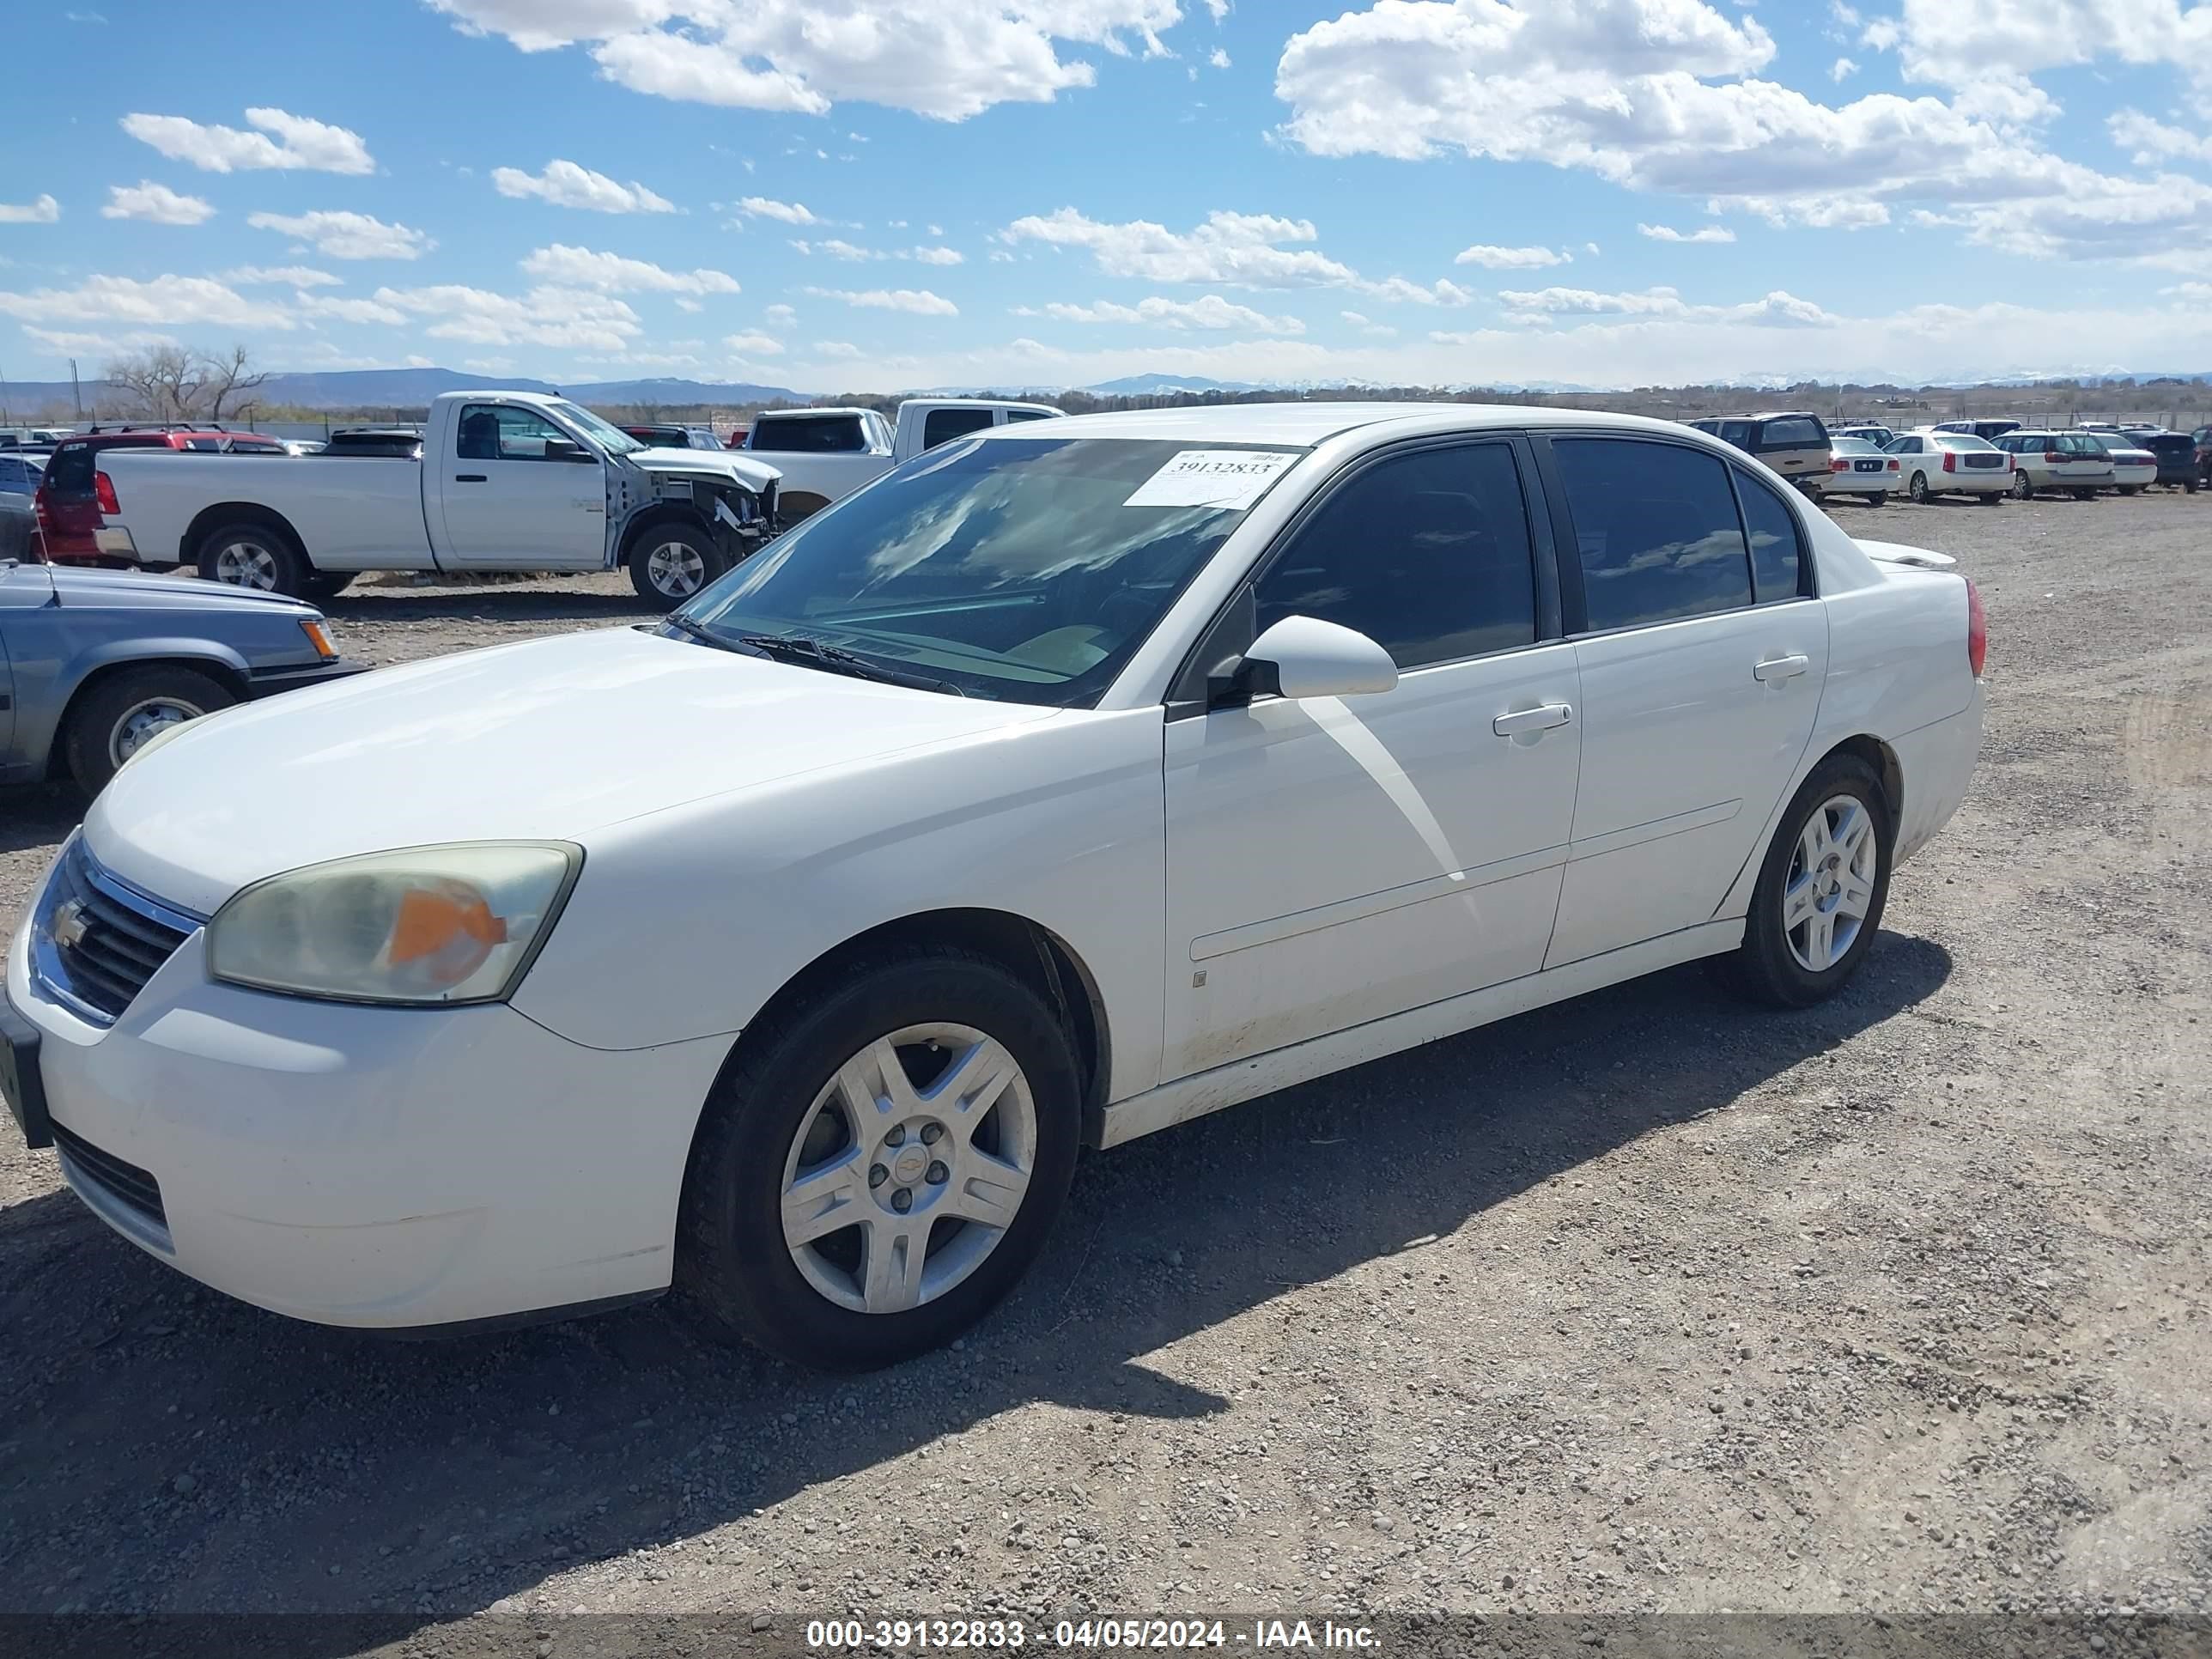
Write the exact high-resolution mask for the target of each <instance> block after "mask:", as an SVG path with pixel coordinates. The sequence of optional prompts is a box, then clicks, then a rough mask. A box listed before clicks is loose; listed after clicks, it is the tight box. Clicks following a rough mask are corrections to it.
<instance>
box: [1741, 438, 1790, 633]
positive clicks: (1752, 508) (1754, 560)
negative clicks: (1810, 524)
mask: <svg viewBox="0 0 2212 1659" xmlns="http://www.w3.org/2000/svg"><path fill="white" fill-rule="evenodd" d="M1735 493H1736V498H1737V499H1738V500H1739V501H1741V502H1742V503H1743V524H1744V528H1745V529H1746V530H1747V531H1748V532H1750V533H1751V579H1752V587H1753V592H1754V593H1755V595H1756V597H1757V599H1758V600H1759V604H1761V605H1772V604H1773V603H1774V602H1775V601H1776V600H1778V599H1796V597H1797V596H1798V595H1799V594H1800V593H1801V592H1803V591H1804V589H1803V588H1802V586H1800V583H1801V582H1802V570H1803V568H1804V564H1805V539H1804V534H1803V532H1802V530H1801V529H1800V528H1799V526H1798V524H1797V515H1796V513H1792V512H1791V511H1790V504H1789V503H1788V502H1787V501H1784V500H1783V499H1782V497H1780V496H1779V495H1776V494H1775V493H1774V492H1773V491H1772V490H1771V489H1768V488H1767V487H1766V486H1765V484H1763V483H1759V480H1758V479H1756V478H1754V477H1752V476H1751V474H1749V473H1748V472H1742V471H1739V472H1738V473H1737V474H1736V475H1735Z"/></svg>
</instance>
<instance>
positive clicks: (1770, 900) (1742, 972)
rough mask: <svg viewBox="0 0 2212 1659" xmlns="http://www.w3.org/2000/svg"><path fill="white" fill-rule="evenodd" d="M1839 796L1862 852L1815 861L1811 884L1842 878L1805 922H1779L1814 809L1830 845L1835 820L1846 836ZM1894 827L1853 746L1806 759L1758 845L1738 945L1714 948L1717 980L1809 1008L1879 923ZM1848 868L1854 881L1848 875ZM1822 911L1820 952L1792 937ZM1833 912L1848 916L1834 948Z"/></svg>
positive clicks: (1852, 965)
mask: <svg viewBox="0 0 2212 1659" xmlns="http://www.w3.org/2000/svg"><path fill="white" fill-rule="evenodd" d="M1839 803H1846V804H1848V805H1849V806H1850V807H1855V808H1856V809H1857V811H1859V812H1861V813H1863V814H1864V819H1865V826H1866V827H1865V830H1864V834H1865V836H1867V837H1868V838H1869V842H1870V843H1871V844H1870V845H1866V846H1864V847H1863V854H1864V856H1863V857H1862V856H1860V855H1859V854H1857V853H1856V852H1846V853H1844V864H1843V866H1841V868H1840V869H1839V870H1837V871H1832V872H1827V873H1826V874H1821V873H1820V870H1821V867H1822V866H1815V875H1814V878H1813V879H1814V891H1815V892H1816V893H1818V892H1820V890H1821V887H1820V884H1822V883H1825V882H1835V881H1842V882H1844V885H1842V886H1840V887H1838V888H1835V889H1833V890H1831V891H1830V893H1829V896H1828V898H1827V899H1826V900H1824V901H1822V902H1823V903H1824V904H1825V906H1826V908H1819V909H1816V911H1815V913H1814V915H1813V916H1811V917H1810V918H1808V921H1807V922H1802V923H1800V924H1799V925H1798V926H1797V927H1785V925H1784V922H1785V918H1786V916H1787V915H1788V914H1789V906H1790V892H1791V890H1792V888H1793V886H1796V885H1800V884H1802V883H1803V882H1804V881H1805V879H1806V877H1805V876H1804V874H1803V872H1802V857H1801V854H1802V852H1804V851H1806V850H1808V847H1807V843H1806V839H1805V838H1806V837H1807V836H1808V834H1809V833H1810V832H1811V828H1812V825H1813V823H1814V818H1815V817H1816V816H1817V817H1820V819H1821V820H1822V822H1823V824H1824V827H1825V828H1826V829H1827V830H1828V832H1829V835H1830V842H1829V843H1828V844H1829V845H1830V846H1831V848H1835V831H1836V830H1837V829H1844V831H1845V836H1846V837H1848V836H1849V833H1850V832H1849V830H1848V829H1847V828H1845V822H1846V820H1847V818H1848V813H1847V812H1844V811H1839V810H1838V804H1839ZM1894 836H1895V829H1894V826H1893V824H1892V823H1891V821H1890V814H1889V800H1888V797H1887V796H1886V795H1885V794H1884V793H1882V787H1881V779H1879V778H1878V777H1876V776H1875V772H1874V769H1873V768H1872V767H1870V766H1869V765H1868V764H1867V763H1865V762H1864V761H1863V760H1861V759H1860V758H1859V757H1857V756H1856V755H1831V756H1829V757H1828V758H1827V759H1826V760H1824V761H1822V762H1821V763H1820V764H1819V765H1818V766H1816V767H1814V769H1813V773H1812V775H1811V776H1810V777H1808V778H1807V779H1806V780H1805V782H1804V785H1803V787H1801V788H1800V789H1799V790H1798V791H1797V793H1796V795H1795V796H1793V797H1792V798H1791V799H1790V809H1789V811H1786V812H1784V814H1783V815H1782V823H1781V825H1780V827H1779V828H1778V829H1776V830H1775V832H1774V841H1773V843H1772V844H1771V846H1769V847H1768V848H1767V849H1766V857H1765V860H1763V861H1762V862H1761V864H1760V866H1759V885H1758V886H1757V888H1756V889H1754V890H1753V893H1752V898H1751V910H1750V914H1749V915H1747V917H1746V918H1745V921H1744V929H1743V944H1742V945H1741V946H1739V947H1738V948H1737V950H1736V951H1735V954H1734V955H1732V956H1729V957H1722V958H1721V959H1720V960H1719V962H1718V963H1717V964H1716V965H1717V969H1718V972H1719V975H1720V977H1721V978H1722V980H1723V981H1724V982H1725V983H1726V984H1727V985H1728V986H1729V988H1730V989H1732V990H1734V991H1735V992H1736V993H1737V994H1739V995H1741V996H1743V997H1746V998H1747V999H1748V1000H1751V1001H1753V1002H1759V1003H1764V1004H1766V1005H1767V1006H1771V1007H1776V1008H1807V1007H1810V1006H1812V1005H1813V1004H1814V1003H1816V1002H1821V1001H1825V1000H1827V999H1828V998H1829V997H1832V996H1833V995H1834V994H1836V993H1837V992H1838V991H1840V990H1841V989H1843V987H1844V985H1845V984H1846V983H1848V982H1849V981H1850V977H1851V975H1854V974H1856V973H1857V971H1858V969H1859V964H1860V963H1863V962H1864V961H1865V960H1866V955H1867V952H1868V951H1869V950H1870V949H1871V948H1872V947H1873V945H1874V939H1875V934H1876V933H1878V932H1880V931H1881V913H1882V907H1883V906H1884V905H1885V904H1887V902H1888V900H1889V863H1890V849H1891V848H1892V847H1893V845H1894V844H1895V843H1894V839H1893V838H1894ZM1861 846H1862V843H1859V842H1850V847H1851V848H1860V847H1861ZM1836 850H1838V851H1842V850H1843V849H1836ZM1869 861H1870V862H1871V864H1872V866H1873V869H1872V872H1871V877H1870V878H1869V874H1868V872H1867V870H1866V864H1867V862H1869ZM1854 872H1856V880H1855V881H1854V880H1852V879H1851V878H1852V877H1853V874H1854ZM1793 878H1795V879H1794V880H1793ZM1854 889H1857V890H1859V891H1860V893H1861V895H1862V896H1859V897H1858V898H1857V900H1856V901H1854V900H1853V899H1852V898H1851V893H1852V891H1853V890H1854ZM1854 902H1856V905H1857V908H1859V909H1860V910H1861V912H1862V914H1861V915H1858V916H1857V917H1848V916H1846V915H1844V913H1845V912H1846V911H1847V910H1848V909H1849V908H1852V905H1853V904H1854ZM1822 916H1825V917H1826V919H1827V921H1828V926H1829V928H1830V930H1831V931H1830V933H1829V936H1828V937H1829V946H1828V949H1827V951H1826V952H1823V951H1820V950H1819V949H1818V940H1817V938H1816V937H1814V936H1813V935H1810V934H1807V935H1806V936H1805V937H1803V938H1800V937H1798V936H1799V935H1800V934H1803V933H1805V930H1806V929H1807V927H1815V928H1817V927H1818V925H1819V918H1820V917H1822ZM1838 918H1842V919H1843V920H1847V921H1851V922H1853V923H1854V924H1855V926H1854V927H1853V930H1852V932H1851V934H1850V939H1849V940H1848V941H1847V942H1845V943H1844V945H1843V948H1842V950H1841V951H1836V950H1835V949H1834V945H1835V944H1836V942H1837V940H1836V936H1837V934H1838V933H1840V932H1841V927H1840V926H1839V922H1838ZM1808 951H1810V953H1811V955H1810V957H1809V959H1808V956H1807V955H1806V954H1805V953H1806V952H1808ZM1823 955H1825V956H1826V959H1827V960H1826V966H1825V967H1818V966H1816V965H1815V963H1817V962H1818V960H1819V959H1820V957H1821V956H1823Z"/></svg>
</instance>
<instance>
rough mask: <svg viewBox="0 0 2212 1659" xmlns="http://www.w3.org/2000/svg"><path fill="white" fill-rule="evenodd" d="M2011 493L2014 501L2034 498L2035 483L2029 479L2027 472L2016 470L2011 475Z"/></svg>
mask: <svg viewBox="0 0 2212 1659" xmlns="http://www.w3.org/2000/svg"><path fill="white" fill-rule="evenodd" d="M2012 493H2013V498H2014V499H2015V501H2033V500H2034V499H2035V485H2034V484H2033V483H2032V482H2030V481H2029V478H2028V476H2027V473H2025V472H2016V473H2015V474H2014V475H2013V480H2012Z"/></svg>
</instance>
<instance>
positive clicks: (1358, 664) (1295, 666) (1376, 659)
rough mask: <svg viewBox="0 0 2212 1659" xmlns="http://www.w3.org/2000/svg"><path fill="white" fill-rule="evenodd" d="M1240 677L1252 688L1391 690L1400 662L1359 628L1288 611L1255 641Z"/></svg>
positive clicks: (1331, 693)
mask: <svg viewBox="0 0 2212 1659" xmlns="http://www.w3.org/2000/svg"><path fill="white" fill-rule="evenodd" d="M1238 678H1241V679H1242V680H1243V683H1244V689H1245V690H1249V691H1274V692H1278V693H1279V694H1281V695H1282V696H1285V697H1351V696H1360V695H1362V694H1363V693H1366V692H1373V691H1388V690H1390V689H1391V688H1392V687H1393V686H1395V685H1396V684H1398V665H1397V664H1396V663H1395V662H1393V661H1392V660H1391V659H1390V653H1389V652H1388V651H1385V650H1384V649H1383V647H1381V646H1379V645H1377V644H1376V642H1375V641H1372V640H1370V639H1369V638H1368V637H1367V635H1364V634H1362V633H1360V632H1359V631H1358V629H1351V628H1345V627H1342V626H1340V625H1339V624H1338V623H1333V622H1323V621H1322V620H1321V618H1320V617H1284V618H1283V619H1282V621H1280V622H1279V623H1275V624H1274V625H1273V627H1271V628H1269V629H1267V631H1266V632H1265V633H1263V634H1261V635H1260V637H1259V638H1258V639H1256V640H1255V641H1252V644H1251V647H1250V648H1249V649H1248V650H1247V651H1246V652H1245V653H1244V665H1243V669H1242V670H1241V671H1239V676H1238Z"/></svg>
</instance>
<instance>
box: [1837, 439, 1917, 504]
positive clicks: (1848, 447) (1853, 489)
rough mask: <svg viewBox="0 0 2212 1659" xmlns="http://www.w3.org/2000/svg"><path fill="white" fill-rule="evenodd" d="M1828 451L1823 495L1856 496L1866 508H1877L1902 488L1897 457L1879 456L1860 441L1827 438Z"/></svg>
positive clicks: (1873, 445)
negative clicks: (1828, 457)
mask: <svg viewBox="0 0 2212 1659" xmlns="http://www.w3.org/2000/svg"><path fill="white" fill-rule="evenodd" d="M1828 449H1829V453H1830V459H1829V462H1828V481H1827V483H1826V485H1825V486H1823V493H1824V494H1826V495H1856V496H1857V497H1859V499H1861V500H1862V501H1864V502H1865V503H1866V504H1867V505H1868V506H1869V507H1880V506H1881V504H1882V503H1883V502H1884V501H1887V500H1888V499H1889V498H1890V495H1891V494H1892V492H1893V491H1895V490H1899V489H1903V488H1904V487H1905V482H1904V477H1903V474H1902V472H1901V470H1900V468H1899V463H1898V459H1897V457H1896V456H1894V455H1885V454H1883V453H1882V452H1881V448H1880V447H1878V446H1876V445H1875V444H1873V443H1871V442H1869V441H1867V440H1866V439H1864V438H1831V439H1829V440H1828Z"/></svg>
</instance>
